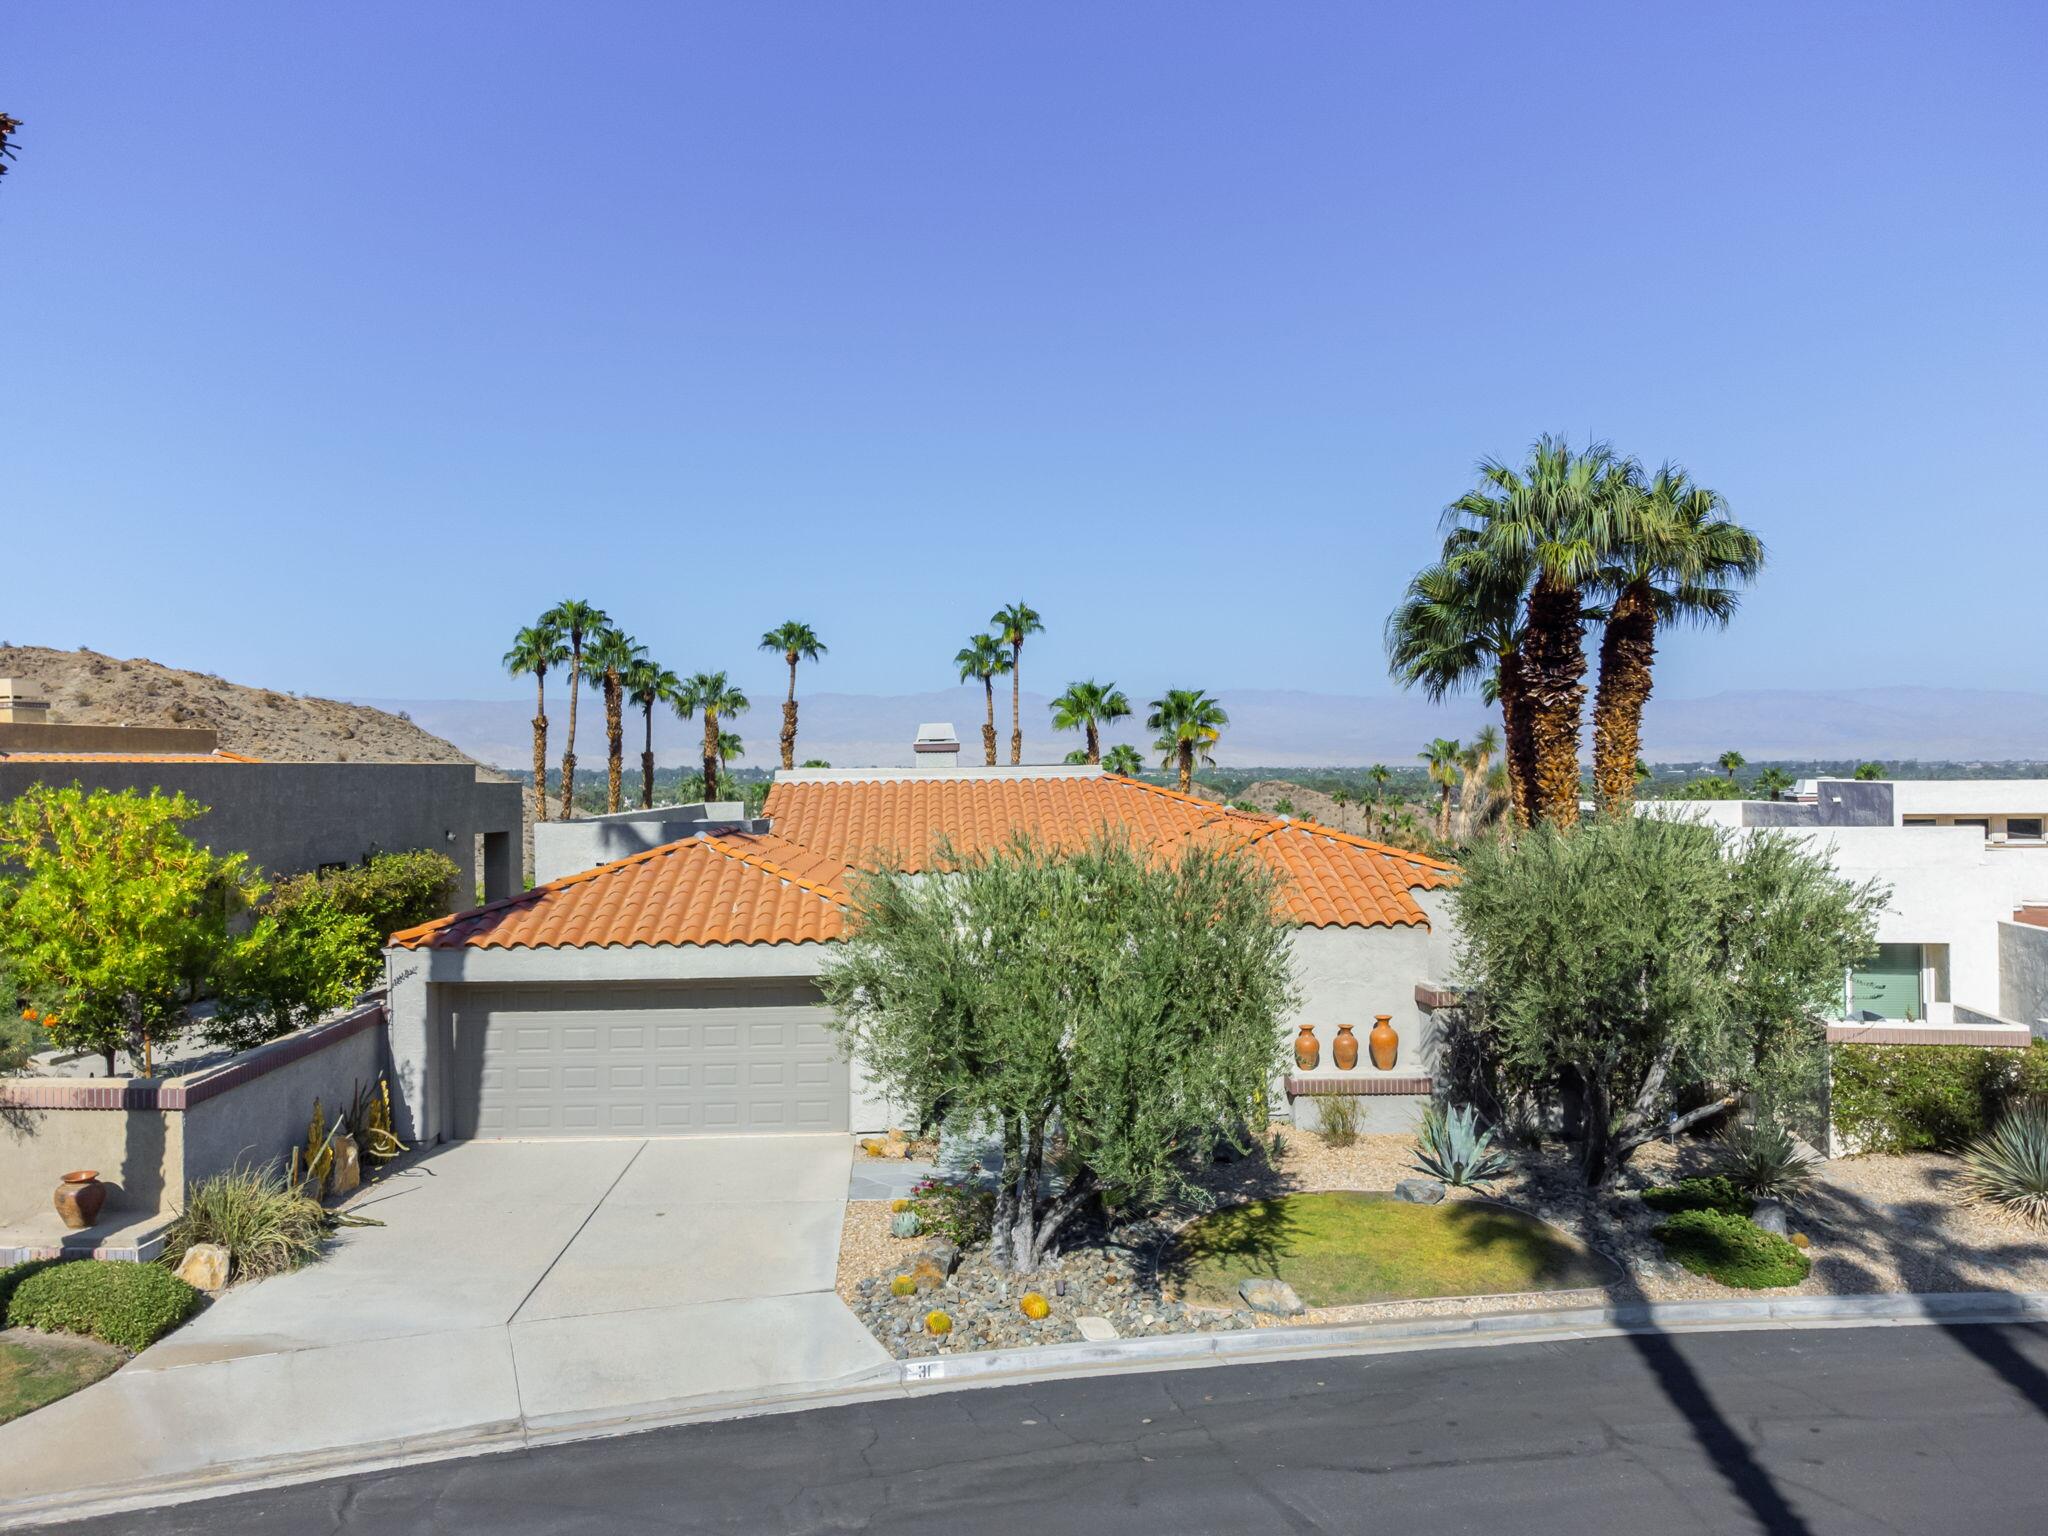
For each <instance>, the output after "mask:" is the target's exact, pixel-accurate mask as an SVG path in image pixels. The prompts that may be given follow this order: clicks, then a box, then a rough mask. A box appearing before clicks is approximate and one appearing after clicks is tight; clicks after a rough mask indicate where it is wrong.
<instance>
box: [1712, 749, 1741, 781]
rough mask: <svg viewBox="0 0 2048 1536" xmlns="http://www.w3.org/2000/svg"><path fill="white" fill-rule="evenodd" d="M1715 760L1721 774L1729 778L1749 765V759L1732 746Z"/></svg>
mask: <svg viewBox="0 0 2048 1536" xmlns="http://www.w3.org/2000/svg"><path fill="white" fill-rule="evenodd" d="M1715 762H1717V763H1718V764H1720V767H1721V772H1722V774H1723V775H1724V776H1725V777H1727V778H1731V779H1732V778H1734V777H1735V775H1736V774H1738V773H1740V772H1741V771H1742V770H1743V769H1744V768H1745V767H1747V766H1748V765H1749V759H1748V758H1746V757H1744V756H1743V755H1742V754H1741V753H1740V752H1737V751H1736V750H1735V749H1734V748H1733V747H1730V748H1729V749H1728V750H1727V751H1726V752H1723V753H1722V754H1721V755H1720V756H1719V757H1718V758H1716V759H1715Z"/></svg>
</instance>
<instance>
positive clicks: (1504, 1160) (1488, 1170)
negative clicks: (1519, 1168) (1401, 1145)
mask: <svg viewBox="0 0 2048 1536" xmlns="http://www.w3.org/2000/svg"><path fill="white" fill-rule="evenodd" d="M1414 1166H1415V1168H1416V1169H1417V1171H1418V1172H1421V1173H1426V1174H1428V1175H1429V1176H1430V1177H1431V1178H1433V1179H1436V1180H1437V1181H1439V1182H1440V1183H1444V1184H1448V1185H1450V1186H1451V1187H1452V1188H1453V1189H1467V1188H1483V1187H1484V1186H1485V1185H1486V1184H1487V1183H1488V1182H1489V1181H1491V1180H1493V1179H1498V1178H1501V1177H1503V1176H1504V1175H1505V1174H1507V1173H1508V1172H1509V1171H1510V1170H1511V1169H1512V1168H1513V1167H1514V1160H1513V1159H1512V1158H1510V1157H1509V1156H1508V1155H1507V1153H1506V1152H1504V1151H1502V1150H1501V1149H1500V1148H1499V1147H1496V1146H1495V1145H1494V1144H1493V1132H1492V1131H1491V1130H1490V1129H1482V1128H1481V1126H1480V1124H1479V1111H1477V1110H1476V1109H1474V1108H1473V1107H1472V1106H1471V1105H1470V1104H1460V1105H1458V1106H1457V1107H1456V1108H1454V1109H1451V1110H1448V1111H1446V1110H1445V1109H1444V1107H1443V1106H1442V1105H1441V1104H1432V1105H1430V1106H1429V1108H1427V1109H1425V1110H1424V1111H1423V1112H1422V1134H1421V1135H1420V1136H1418V1137H1417V1138H1416V1140H1415V1164H1414Z"/></svg>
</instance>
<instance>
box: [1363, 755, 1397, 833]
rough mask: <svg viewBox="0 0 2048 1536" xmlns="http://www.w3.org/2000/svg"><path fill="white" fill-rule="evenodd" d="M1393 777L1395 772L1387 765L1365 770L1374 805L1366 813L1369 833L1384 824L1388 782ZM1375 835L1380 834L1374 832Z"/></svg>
mask: <svg viewBox="0 0 2048 1536" xmlns="http://www.w3.org/2000/svg"><path fill="white" fill-rule="evenodd" d="M1393 777H1394V770H1393V769H1391V768H1389V767H1388V766H1387V765H1386V764H1385V763H1374V764H1373V765H1372V766H1371V767H1370V768H1368V769H1366V770H1365V779H1366V782H1367V783H1368V784H1370V785H1372V804H1371V805H1370V806H1368V807H1367V808H1366V813H1365V824H1366V830H1367V831H1368V832H1372V830H1373V828H1375V827H1378V826H1380V825H1381V823H1382V816H1381V808H1382V806H1383V805H1384V803H1385V801H1386V798H1387V782H1388V781H1389V780H1390V779H1392V778H1393ZM1373 835H1374V836H1378V833H1376V832H1374V833H1373Z"/></svg>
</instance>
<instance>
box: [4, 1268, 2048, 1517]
mask: <svg viewBox="0 0 2048 1536" xmlns="http://www.w3.org/2000/svg"><path fill="white" fill-rule="evenodd" d="M2037 1321H2048V1292H2008V1291H1958V1292H1946V1293H1940V1294H1934V1295H1925V1296H1901V1295H1887V1296H1786V1297H1779V1298H1776V1299H1763V1300H1757V1301H1676V1302H1645V1303H1639V1304H1632V1305H1628V1306H1618V1307H1573V1308H1561V1309H1558V1310H1554V1311H1546V1310H1536V1311H1528V1312H1491V1313H1484V1314H1480V1315H1475V1316H1459V1317H1431V1318H1411V1319H1407V1320H1404V1321H1401V1322H1393V1323H1346V1324H1335V1325H1313V1326H1287V1327H1274V1328H1257V1329H1250V1330H1246V1331H1242V1332H1233V1333H1213V1334H1175V1335H1169V1336H1166V1337H1160V1338H1144V1339H1116V1340H1112V1341H1109V1342H1105V1343H1101V1344H1047V1345H1038V1346H1034V1347H1031V1348H1026V1349H1006V1350H984V1351H979V1352H976V1353H972V1354H957V1355H936V1356H925V1357H922V1358H920V1359H916V1360H896V1361H891V1362H889V1363H888V1364H887V1365H884V1366H877V1367H875V1368H874V1369H872V1370H868V1371H861V1372H856V1373H854V1374H853V1375H849V1376H844V1377H840V1378H838V1379H836V1380H834V1381H831V1382H827V1383H822V1384H820V1385H819V1386H816V1387H807V1388H801V1389H792V1390H789V1391H786V1392H782V1393H778V1394H774V1395H771V1396H765V1397H761V1396H756V1397H745V1398H742V1397H735V1396H732V1395H730V1394H721V1395H710V1396H702V1397H692V1398H675V1399H671V1400H668V1401H665V1402H659V1403H647V1404H641V1405H637V1406H634V1407H630V1408H625V1409H606V1410H601V1411H597V1412H592V1413H577V1414H552V1415H547V1416H545V1417H541V1418H534V1417H531V1416H523V1417H522V1418H520V1419H519V1420H517V1421H505V1420H497V1421H494V1422H492V1423H490V1424H479V1425H474V1426H470V1427H468V1428H464V1429H454V1430H449V1431H446V1432H443V1433H437V1434H434V1435H432V1436H425V1437H419V1438H416V1439H412V1440H407V1441H395V1442H394V1441H386V1442H384V1443H382V1444H379V1445H370V1446H358V1447H352V1448H348V1449H337V1450H333V1451H323V1452H317V1453H313V1454H310V1455H295V1456H282V1457H276V1458H272V1459H267V1460H264V1461H261V1462H249V1461H244V1462H242V1463H239V1464H238V1465H237V1466H236V1467H235V1468H233V1469H232V1471H227V1470H223V1471H222V1472H219V1473H197V1474H193V1475H191V1476H189V1477H185V1478H172V1479H161V1478H159V1479H154V1480H151V1481H148V1482H146V1483H132V1484H127V1485H114V1486H104V1485H103V1486H101V1487H98V1488H94V1489H92V1490H90V1491H89V1492H83V1493H80V1494H76V1495H64V1496H54V1497H46V1498H39V1499H34V1500H29V1501H25V1502H21V1503H18V1504H15V1505H13V1506H11V1507H9V1508H8V1509H6V1510H5V1511H0V1529H15V1528H18V1527H22V1526H32V1525H45V1524H49V1523H51V1522H54V1521H58V1520H79V1519H84V1518H87V1517H89V1516H94V1515H105V1514H115V1513H120V1512H124V1511H132V1510H138V1509H150V1508H158V1507H162V1506H166V1505H171V1504H187V1503H192V1502H195V1501H198V1500H202V1499H214V1498H222V1497H225V1496H227V1495H229V1494H235V1493H247V1492H253V1491H256V1490H260V1489H264V1488H275V1487H280V1486H284V1485H287V1484H292V1483H304V1482H315V1481H319V1480H321V1479H324V1478H330V1477H338V1476H342V1475H345V1474H351V1473H372V1472H384V1471H392V1470H396V1469H398V1468H401V1467H408V1466H419V1465H423V1464H427V1463H431V1462H437V1461H451V1460H456V1459H459V1458H463V1457H469V1456H481V1455H489V1454H495V1453H502V1452H508V1451H519V1450H526V1449H530V1448H536V1447H541V1446H553V1445H567V1444H572V1443H574V1442H577V1441H583V1440H601V1439H611V1438H616V1437H618V1436H622V1435H630V1434H641V1433H644V1432H646V1431H649V1430H654V1429H664V1428H669V1427H672V1426H676V1425H682V1424H695V1423H706V1422H714V1421H718V1420H725V1419H741V1418H755V1417H762V1416H766V1415H769V1414H780V1413H799V1412H804V1411H807V1410H810V1409H815V1408H831V1407H843V1406H851V1405H853V1404H857V1403H865V1402H878V1401H883V1400H886V1399H905V1398H911V1397H917V1396H922V1395H925V1394H927V1393H935V1392H952V1391H967V1390H971V1389H974V1388H982V1387H1002V1386H1010V1385H1015V1384H1019V1383H1023V1382H1033V1381H1052V1380H1063V1379H1079V1378H1085V1377H1090V1376H1103V1375H1111V1374H1115V1373H1119V1372H1125V1371H1161V1370H1197V1369H1205V1368H1211V1367H1215V1366H1226V1365H1257V1364H1268V1363H1270V1364H1278V1363H1283V1362H1286V1361H1289V1360H1310V1359H1318V1358H1329V1357H1333V1356H1344V1355H1375V1354H1402V1353H1410V1352H1414V1351H1419V1350H1429V1349H1470V1348H1482V1347H1486V1346H1491V1345H1502V1344H1532V1343H1546V1342H1558V1343H1564V1342H1571V1341H1574V1340H1579V1339H1595V1338H1615V1337H1621V1336H1625V1335H1630V1334H1674V1333H1703V1332H1738V1331H1749V1330H1757V1329H1796V1328H1821V1327H1843V1328H1870V1327H1928V1326H1935V1327H1938V1326H1943V1325H1958V1324H1973V1323H2023V1322H2037Z"/></svg>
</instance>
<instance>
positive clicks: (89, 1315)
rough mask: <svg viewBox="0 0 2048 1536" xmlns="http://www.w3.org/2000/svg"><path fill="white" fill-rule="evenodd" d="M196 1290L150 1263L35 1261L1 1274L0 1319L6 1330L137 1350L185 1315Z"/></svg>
mask: <svg viewBox="0 0 2048 1536" xmlns="http://www.w3.org/2000/svg"><path fill="white" fill-rule="evenodd" d="M198 1306H199V1292H197V1291H196V1290H194V1289H193V1288H192V1287H191V1286H189V1285H187V1284H186V1283H185V1282H184V1281H182V1280H180V1279H179V1278H178V1277H177V1276H176V1275H174V1274H172V1273H171V1272H170V1271H169V1270H167V1269H163V1268H161V1267H159V1266H157V1265H155V1264H117V1263H115V1262H113V1261H112V1260H109V1259H68V1260H57V1259H35V1260H31V1261H30V1262H28V1263H26V1264H17V1265H15V1266H14V1267H13V1268H12V1269H7V1270H0V1316H4V1318H5V1320H6V1324H7V1326H8V1327H10V1328H35V1329H39V1330H40V1331H42V1332H44V1333H82V1334H86V1335H88V1336H90V1337H92V1338H95V1339H104V1340H106V1342H107V1343H109V1344H114V1345H118V1346H119V1347H120V1348H122V1349H126V1350H134V1351H141V1350H144V1349H147V1348H148V1347H149V1346H150V1345H152V1344H154V1343H155V1342H156V1341H157V1340H158V1339H160V1338H162V1337H163V1336H164V1335H165V1334H167V1333H169V1332H170V1331H171V1330H172V1329H173V1328H175V1327H177V1326H178V1324H180V1323H182V1322H184V1321H185V1319H186V1318H188V1317H190V1316H191V1315H192V1314H193V1312H194V1311H195V1310H196V1309H197V1308H198Z"/></svg>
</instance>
